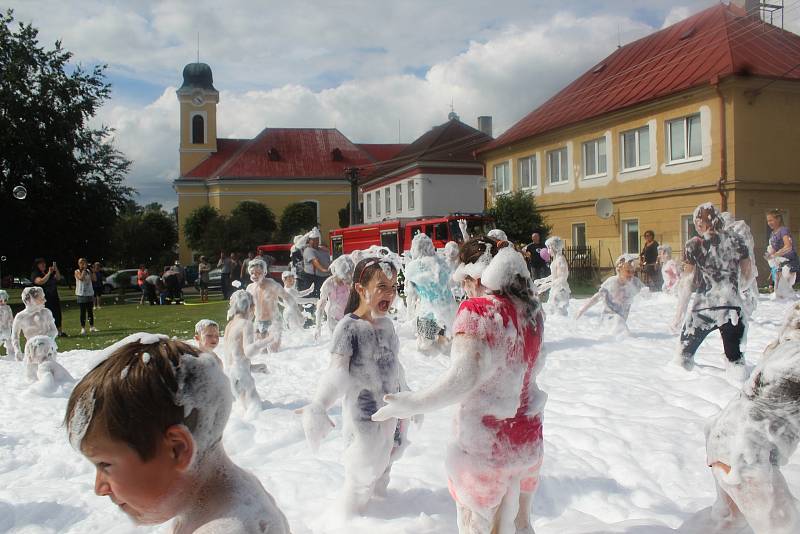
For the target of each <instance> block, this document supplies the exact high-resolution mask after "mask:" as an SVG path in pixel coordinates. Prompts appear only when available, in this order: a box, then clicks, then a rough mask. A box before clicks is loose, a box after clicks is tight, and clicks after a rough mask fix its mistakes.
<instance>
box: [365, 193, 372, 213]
mask: <svg viewBox="0 0 800 534" xmlns="http://www.w3.org/2000/svg"><path fill="white" fill-rule="evenodd" d="M364 204H366V205H367V218H368V219H371V218H372V193H367V200H366V202H364Z"/></svg>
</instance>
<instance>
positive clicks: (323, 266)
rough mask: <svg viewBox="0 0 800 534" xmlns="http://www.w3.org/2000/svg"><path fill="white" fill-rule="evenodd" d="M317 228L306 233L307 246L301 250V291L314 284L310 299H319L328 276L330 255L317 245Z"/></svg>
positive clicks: (318, 236) (318, 238) (324, 248)
mask: <svg viewBox="0 0 800 534" xmlns="http://www.w3.org/2000/svg"><path fill="white" fill-rule="evenodd" d="M319 240H320V233H319V228H316V227H315V228H314V229H313V230H311V231H310V232H309V233H308V246H307V247H306V248H305V250H303V276H302V278H303V280H304V284H303V287H302V289H306V288H308V287H309V286H310V285H311V284H314V291H313V292H312V293H311V297H312V298H317V299H318V298H319V290H320V288H321V287H322V283H323V282H324V281H325V279H326V278H327V277H328V276H330V265H331V253H330V252H329V251H328V249H327V248H326V247H322V246H320V244H319Z"/></svg>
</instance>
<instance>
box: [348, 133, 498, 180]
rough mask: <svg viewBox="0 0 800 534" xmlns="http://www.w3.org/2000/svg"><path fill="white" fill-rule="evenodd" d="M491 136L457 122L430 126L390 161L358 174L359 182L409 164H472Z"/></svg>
mask: <svg viewBox="0 0 800 534" xmlns="http://www.w3.org/2000/svg"><path fill="white" fill-rule="evenodd" d="M491 139H492V138H491V137H490V136H489V135H487V134H485V133H483V132H481V131H480V130H476V129H475V128H473V127H472V126H469V125H467V124H464V123H463V122H461V121H460V120H458V119H450V120H448V121H447V122H445V123H444V124H440V125H438V126H434V127H433V128H431V129H430V130H428V131H427V132H425V133H424V134H422V135H421V136H420V137H418V138H417V139H416V140H415V141H414V142H413V143H411V144H410V145H408V146H406V147H405V148H404V149H403V150H402V151H401V152H399V153H398V154H397V155H396V156H395V157H394V158H392V159H390V160H387V161H384V162H382V163H380V164H378V165H374V166H372V167H371V168H370V169H367V170H365V172H363V173H362V180H361V181H362V183H366V182H368V181H371V180H374V179H376V178H379V177H383V176H386V175H387V174H391V173H392V172H394V171H396V170H398V169H401V168H403V167H406V166H408V165H410V164H412V163H430V162H437V163H465V162H468V163H469V162H475V161H476V159H475V155H474V154H475V149H476V148H478V147H480V146H482V145H484V144H486V143H487V142H489V141H491Z"/></svg>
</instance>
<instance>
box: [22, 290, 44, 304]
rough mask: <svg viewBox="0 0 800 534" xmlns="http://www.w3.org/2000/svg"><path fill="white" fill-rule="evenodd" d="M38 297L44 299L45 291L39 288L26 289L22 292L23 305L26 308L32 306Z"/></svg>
mask: <svg viewBox="0 0 800 534" xmlns="http://www.w3.org/2000/svg"><path fill="white" fill-rule="evenodd" d="M38 297H42V298H44V290H43V289H42V288H41V287H39V286H31V287H26V288H25V289H23V290H22V303H23V304H25V305H26V306H27V305H28V304H32V303H33V301H34V300H35V299H36V298H38Z"/></svg>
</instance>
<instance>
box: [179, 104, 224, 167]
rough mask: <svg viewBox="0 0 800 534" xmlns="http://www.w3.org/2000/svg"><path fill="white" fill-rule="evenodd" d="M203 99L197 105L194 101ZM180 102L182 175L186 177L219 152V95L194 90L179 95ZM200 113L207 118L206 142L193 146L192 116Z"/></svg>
mask: <svg viewBox="0 0 800 534" xmlns="http://www.w3.org/2000/svg"><path fill="white" fill-rule="evenodd" d="M196 96H200V97H202V98H203V100H204V103H203V104H202V105H200V106H197V105H195V104H194V103H193V102H192V99H193V98H194V97H196ZM178 101H179V102H180V149H179V150H180V174H181V176H185V175H186V174H187V173H188V172H189V171H191V170H192V169H193V168H195V167H197V165H199V164H200V162H202V161H203V160H204V159H206V158H207V157H208V156H209V155H211V154H212V153H214V152H216V151H217V103H218V102H219V93H217V92H216V91H202V90H194V91H191V92H188V91H187V92H184V93H179V94H178ZM196 111H200V112H204V113H205V117H206V125H205V126H206V142H205V143H203V144H192V116H193V112H196Z"/></svg>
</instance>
